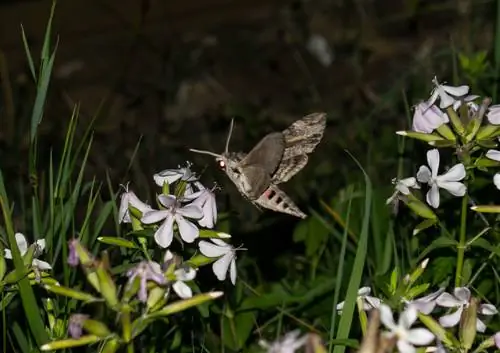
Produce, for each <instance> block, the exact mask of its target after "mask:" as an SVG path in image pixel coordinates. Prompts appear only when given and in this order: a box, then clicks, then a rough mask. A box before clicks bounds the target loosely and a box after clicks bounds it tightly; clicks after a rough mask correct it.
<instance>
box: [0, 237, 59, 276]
mask: <svg viewBox="0 0 500 353" xmlns="http://www.w3.org/2000/svg"><path fill="white" fill-rule="evenodd" d="M14 236H15V238H16V244H17V248H18V249H19V252H20V253H21V256H24V255H25V254H26V252H28V248H29V244H28V242H27V241H26V237H25V236H24V235H23V234H21V233H16V234H15V235H14ZM44 250H45V239H38V240H37V241H36V242H35V251H34V252H33V260H32V262H31V266H32V267H34V268H36V269H38V270H42V271H44V270H51V269H52V266H50V264H49V263H48V262H45V261H42V260H39V259H37V257H38V256H40V255H41V254H42V253H43V251H44ZM4 257H5V258H6V259H12V252H11V251H10V249H4Z"/></svg>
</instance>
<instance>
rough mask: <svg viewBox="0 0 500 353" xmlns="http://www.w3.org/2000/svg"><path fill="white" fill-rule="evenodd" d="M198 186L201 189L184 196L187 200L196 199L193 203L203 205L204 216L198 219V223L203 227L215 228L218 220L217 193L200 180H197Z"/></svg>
mask: <svg viewBox="0 0 500 353" xmlns="http://www.w3.org/2000/svg"><path fill="white" fill-rule="evenodd" d="M195 185H196V187H197V188H198V189H199V190H200V191H197V192H194V193H192V194H190V195H186V196H184V199H185V200H194V201H193V202H192V203H191V204H192V205H198V206H200V207H201V210H202V212H203V217H202V218H200V219H199V220H198V224H199V225H200V226H202V227H207V228H213V227H214V226H215V223H216V222H217V203H216V201H215V194H214V192H213V191H212V190H208V189H206V188H205V187H204V186H203V185H202V184H201V183H200V182H198V181H197V182H195Z"/></svg>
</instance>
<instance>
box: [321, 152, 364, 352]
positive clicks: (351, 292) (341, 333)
mask: <svg viewBox="0 0 500 353" xmlns="http://www.w3.org/2000/svg"><path fill="white" fill-rule="evenodd" d="M353 159H354V157H353ZM355 162H356V163H357V164H358V166H359V168H360V169H361V171H362V172H363V174H364V179H365V187H366V192H365V205H364V213H363V223H362V228H361V234H360V236H359V242H358V244H357V245H358V248H357V250H356V256H355V259H354V265H353V268H352V272H351V277H350V280H349V285H348V287H347V293H346V297H347V299H346V301H345V304H344V308H343V310H342V316H341V318H340V323H339V328H338V331H337V336H336V337H335V338H337V339H347V338H348V336H349V332H350V330H351V325H352V321H353V313H354V305H355V302H356V298H357V292H358V288H359V287H360V285H361V278H362V277H363V270H364V267H365V261H366V253H367V251H368V246H367V245H368V234H369V227H370V210H371V205H372V183H371V181H370V178H369V177H368V174H366V172H365V171H364V170H363V168H362V167H361V165H360V164H359V162H357V161H356V160H355ZM330 348H331V346H330ZM330 351H331V349H330ZM333 352H334V353H344V352H345V347H343V346H335V347H334V348H333Z"/></svg>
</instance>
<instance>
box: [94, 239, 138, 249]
mask: <svg viewBox="0 0 500 353" xmlns="http://www.w3.org/2000/svg"><path fill="white" fill-rule="evenodd" d="M97 240H98V241H100V242H101V243H104V244H108V245H115V246H119V247H121V248H128V249H139V247H138V246H137V245H136V243H134V242H133V241H130V240H128V239H124V238H118V237H98V238H97Z"/></svg>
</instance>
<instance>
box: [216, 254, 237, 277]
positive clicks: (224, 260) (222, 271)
mask: <svg viewBox="0 0 500 353" xmlns="http://www.w3.org/2000/svg"><path fill="white" fill-rule="evenodd" d="M233 256H234V255H233V254H232V252H228V253H227V254H226V255H224V256H222V257H221V258H220V259H218V260H217V261H215V262H214V263H213V264H212V270H213V271H214V274H215V276H216V277H217V279H218V280H219V281H224V280H225V279H226V275H227V271H228V270H229V266H230V265H231V260H232V259H233Z"/></svg>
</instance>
